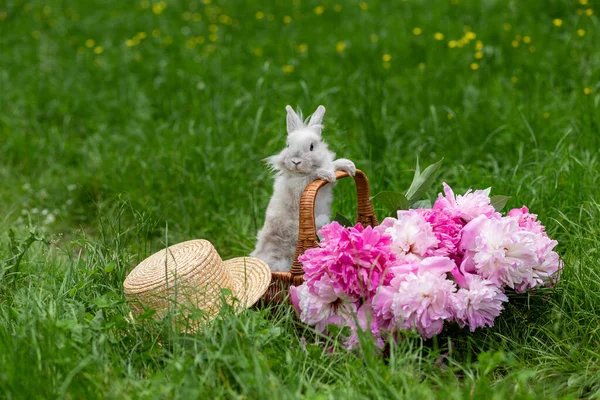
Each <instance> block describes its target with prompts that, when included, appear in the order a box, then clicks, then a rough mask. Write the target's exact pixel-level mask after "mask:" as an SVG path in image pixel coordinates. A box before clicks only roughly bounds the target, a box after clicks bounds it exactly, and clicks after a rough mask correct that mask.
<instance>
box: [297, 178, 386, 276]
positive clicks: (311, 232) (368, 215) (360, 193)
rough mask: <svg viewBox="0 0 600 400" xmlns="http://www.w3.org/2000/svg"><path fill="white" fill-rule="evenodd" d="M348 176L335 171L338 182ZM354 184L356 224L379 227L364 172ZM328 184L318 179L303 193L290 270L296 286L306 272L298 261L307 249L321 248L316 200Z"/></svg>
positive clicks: (355, 179)
mask: <svg viewBox="0 0 600 400" xmlns="http://www.w3.org/2000/svg"><path fill="white" fill-rule="evenodd" d="M348 176H350V175H349V174H348V173H347V172H343V171H335V177H336V180H340V179H342V178H346V177H348ZM354 182H355V183H356V197H357V208H358V210H357V216H356V222H360V223H361V224H362V226H364V227H366V226H368V225H370V226H376V225H378V224H379V222H378V221H377V217H376V216H375V211H374V210H373V204H372V203H371V200H370V199H369V197H370V190H369V180H368V179H367V176H366V175H365V173H364V172H362V171H361V170H358V169H357V170H356V174H355V175H354ZM328 183H329V182H327V181H325V180H323V179H317V180H315V181H313V182H311V183H309V184H308V185H307V186H306V188H305V189H304V192H302V197H300V229H299V230H298V242H297V243H296V253H295V254H294V262H293V263H292V268H291V269H290V273H291V275H292V280H293V282H294V283H293V284H294V285H295V286H297V285H300V284H302V282H303V281H304V270H303V269H302V264H301V263H300V262H299V261H298V257H299V256H301V255H302V254H304V252H305V251H306V250H307V249H311V248H314V247H318V246H319V242H318V238H317V227H316V225H315V200H316V198H317V193H318V191H319V189H320V188H322V187H323V186H325V185H326V184H328Z"/></svg>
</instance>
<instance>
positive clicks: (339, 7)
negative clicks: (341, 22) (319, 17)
mask: <svg viewBox="0 0 600 400" xmlns="http://www.w3.org/2000/svg"><path fill="white" fill-rule="evenodd" d="M333 9H334V10H335V12H340V11H342V5H341V4H336V5H335V7H333Z"/></svg>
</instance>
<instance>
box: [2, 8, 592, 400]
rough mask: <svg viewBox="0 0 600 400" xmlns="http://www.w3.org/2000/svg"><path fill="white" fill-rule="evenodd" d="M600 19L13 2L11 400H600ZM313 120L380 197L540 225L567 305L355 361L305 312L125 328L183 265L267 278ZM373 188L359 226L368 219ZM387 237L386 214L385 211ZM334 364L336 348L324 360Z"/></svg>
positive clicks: (537, 297)
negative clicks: (154, 277) (156, 275)
mask: <svg viewBox="0 0 600 400" xmlns="http://www.w3.org/2000/svg"><path fill="white" fill-rule="evenodd" d="M599 14H600V8H599V5H598V3H597V1H596V0H572V1H571V0H569V1H563V0H546V1H542V0H539V1H538V0H532V1H507V0H486V1H473V0H447V1H446V0H444V1H417V0H408V1H374V0H369V1H365V2H360V1H343V2H342V1H338V2H335V1H333V2H332V1H312V0H293V1H282V0H274V1H270V2H262V1H234V0H224V1H216V0H204V1H196V0H191V1H149V0H142V1H141V2H130V1H117V0H104V1H74V0H46V1H14V0H2V1H0V397H2V398H8V399H20V398H27V399H31V398H86V399H92V398H118V399H128V398H132V399H137V398H223V397H227V398H295V397H306V398H319V399H320V398H323V399H325V398H340V397H345V398H376V397H383V398H456V399H458V398H481V397H482V396H486V398H490V399H491V398H502V399H504V398H549V397H550V398H552V397H565V398H587V397H589V398H600V266H599V257H600V245H599V244H598V237H599V236H600V200H598V199H599V198H600V169H599V167H600V161H599V160H598V149H599V141H600V138H599V123H600V113H599V102H600V52H599V50H598V49H600V31H599V27H598V22H599V21H598V15H599ZM287 104H291V105H292V106H294V107H296V106H300V107H301V108H302V109H303V110H304V112H305V113H306V114H308V113H310V112H312V111H313V110H314V109H315V108H316V107H317V106H318V105H319V104H323V105H325V106H326V107H327V114H326V116H325V124H326V129H325V131H324V138H325V140H326V141H327V142H328V143H329V145H330V147H331V148H332V149H333V150H334V151H336V152H337V154H338V156H343V157H347V158H350V159H352V160H354V162H355V163H356V165H357V167H359V168H360V169H362V170H364V171H365V172H366V173H367V176H368V177H369V178H370V182H371V185H372V190H373V192H374V193H376V192H378V191H380V190H397V191H402V190H404V189H406V188H407V187H408V185H409V184H410V180H411V178H412V170H413V169H414V166H415V163H416V160H417V157H419V158H420V160H421V165H424V164H429V163H431V162H434V161H437V160H439V159H441V158H444V165H443V167H442V174H441V176H440V178H439V180H438V182H436V184H435V185H434V189H432V190H431V191H430V193H429V196H430V197H431V198H434V197H435V195H436V193H437V192H438V191H440V190H441V182H442V181H445V182H448V183H449V184H450V185H451V186H452V187H453V188H454V189H455V190H456V191H457V192H459V193H461V192H464V191H465V190H467V189H468V188H470V187H473V188H487V187H490V186H491V187H492V188H493V191H492V193H493V194H505V195H510V196H512V197H511V199H510V201H509V204H508V207H519V206H521V205H523V204H526V205H528V206H529V207H530V209H531V211H532V212H534V213H537V214H539V217H540V219H541V220H542V222H543V223H545V224H546V225H547V229H548V232H549V234H550V235H551V236H552V237H553V238H555V239H557V240H558V241H559V243H560V245H559V247H558V251H559V253H560V254H561V256H562V257H563V259H564V263H565V268H564V272H563V274H562V280H561V282H560V283H559V284H558V285H557V286H556V288H554V289H547V290H545V291H543V292H540V293H537V294H533V295H530V296H527V295H522V296H512V299H511V302H510V304H508V305H507V308H506V310H505V312H504V313H503V314H502V316H501V317H500V318H498V319H497V324H496V326H495V327H494V328H491V329H485V330H478V331H476V332H474V333H469V332H467V331H460V330H458V329H450V330H449V331H446V332H444V333H443V334H442V335H440V337H438V338H437V339H435V340H431V341H425V342H424V341H422V340H421V339H419V338H418V337H417V336H416V335H412V334H410V333H407V337H406V339H405V340H403V341H402V342H401V343H400V344H398V345H393V346H392V347H391V349H390V354H389V356H387V357H381V356H379V355H377V354H376V353H375V352H374V350H373V348H372V345H370V344H369V342H368V341H367V342H365V343H364V345H363V346H362V347H361V348H360V349H359V350H358V351H356V352H351V353H349V352H347V351H345V350H344V349H343V347H341V346H340V345H339V343H338V342H336V340H335V339H333V340H330V339H326V338H319V337H318V336H316V335H315V334H314V332H312V331H311V330H310V329H308V328H304V327H302V326H301V325H300V324H298V322H297V321H295V320H294V315H293V312H292V311H291V310H290V309H289V308H287V307H273V308H270V309H262V310H259V309H252V310H248V311H247V312H244V313H243V314H242V315H240V316H239V317H236V316H232V315H230V314H227V313H225V314H224V315H223V316H222V317H221V318H219V319H218V320H217V321H216V322H215V323H214V324H212V325H211V326H209V327H207V328H206V329H205V330H203V331H202V332H199V333H198V334H197V335H193V336H185V335H180V334H178V333H176V332H173V331H172V330H170V329H169V327H168V324H166V323H164V324H161V323H158V322H153V321H151V320H146V321H141V322H140V323H138V324H136V325H132V324H130V323H129V322H127V321H126V320H125V319H124V316H125V315H126V314H127V313H128V307H127V304H126V302H125V299H124V296H123V292H122V282H123V280H124V278H125V276H126V274H127V273H128V272H129V271H130V270H131V269H132V267H133V266H134V265H135V264H136V263H137V262H139V261H140V260H142V259H143V258H145V257H146V256H148V255H149V254H151V253H152V252H154V251H156V250H158V249H159V248H161V246H164V244H165V243H166V242H168V243H171V244H172V243H175V242H178V241H182V240H187V239H192V238H206V239H209V240H211V241H212V242H213V243H214V245H215V246H216V248H217V249H218V250H219V252H220V253H221V255H222V256H223V257H224V258H229V257H232V256H238V255H243V254H247V253H249V252H250V251H251V250H252V249H253V245H254V241H255V239H254V236H255V234H256V231H257V229H258V228H259V227H260V226H261V225H262V221H263V216H264V210H265V208H266V205H267V202H268V199H269V196H270V194H271V182H272V179H271V175H270V173H269V172H268V171H267V168H266V167H265V165H264V163H263V162H262V160H263V159H264V158H265V157H267V156H269V155H272V154H274V153H275V152H278V151H279V150H280V149H281V148H282V147H283V146H284V140H285V110H284V107H285V106H286V105H287ZM353 190H354V189H353V184H352V183H351V182H349V181H347V180H344V181H343V182H340V184H339V185H338V187H337V188H336V191H335V194H336V200H335V203H334V212H340V213H341V214H343V215H345V216H347V217H348V218H351V217H352V216H353V212H354V205H355V202H354V200H353V198H352V196H353ZM377 212H378V214H379V216H380V217H382V216H383V215H384V211H383V210H382V209H378V210H377ZM315 342H320V343H316V344H315Z"/></svg>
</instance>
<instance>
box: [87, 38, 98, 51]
mask: <svg viewBox="0 0 600 400" xmlns="http://www.w3.org/2000/svg"><path fill="white" fill-rule="evenodd" d="M95 44H96V42H95V41H94V39H88V40H86V41H85V45H86V46H87V47H88V48H90V49H91V48H92V47H94V45H95Z"/></svg>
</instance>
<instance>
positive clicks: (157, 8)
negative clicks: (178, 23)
mask: <svg viewBox="0 0 600 400" xmlns="http://www.w3.org/2000/svg"><path fill="white" fill-rule="evenodd" d="M165 8H167V3H166V2H164V1H159V2H158V3H154V4H153V5H152V12H153V13H154V14H155V15H160V14H162V12H163V11H164V10H165Z"/></svg>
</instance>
